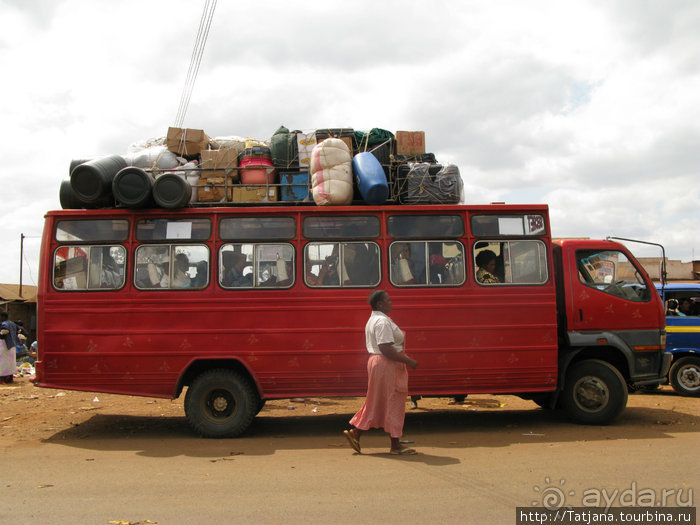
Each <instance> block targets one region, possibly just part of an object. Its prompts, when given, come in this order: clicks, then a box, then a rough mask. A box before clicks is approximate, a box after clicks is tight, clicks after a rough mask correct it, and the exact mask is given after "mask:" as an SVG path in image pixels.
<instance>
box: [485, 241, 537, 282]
mask: <svg viewBox="0 0 700 525" xmlns="http://www.w3.org/2000/svg"><path fill="white" fill-rule="evenodd" d="M474 271H475V278H476V282H477V283H479V284H483V285H487V286H490V285H498V284H544V283H546V282H547V279H548V278H549V277H548V273H547V253H546V247H545V244H544V243H543V242H542V241H540V240H529V239H528V240H505V241H479V242H477V243H476V244H475V245H474Z"/></svg>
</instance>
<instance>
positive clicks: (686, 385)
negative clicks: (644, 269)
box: [655, 283, 700, 397]
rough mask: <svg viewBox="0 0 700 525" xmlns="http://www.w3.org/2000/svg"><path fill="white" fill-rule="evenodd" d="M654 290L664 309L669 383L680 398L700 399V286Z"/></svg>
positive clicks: (679, 285)
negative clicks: (669, 356) (669, 361)
mask: <svg viewBox="0 0 700 525" xmlns="http://www.w3.org/2000/svg"><path fill="white" fill-rule="evenodd" d="M655 286H656V289H657V291H658V292H659V294H660V295H661V299H662V300H663V302H664V305H665V306H666V332H667V336H666V350H667V351H668V352H669V353H670V354H671V356H672V361H671V369H670V372H669V376H668V382H669V383H670V384H671V386H672V387H673V390H675V391H676V392H677V393H678V394H680V395H683V396H693V397H697V396H700V283H666V284H664V285H663V287H662V286H661V284H660V283H656V284H655Z"/></svg>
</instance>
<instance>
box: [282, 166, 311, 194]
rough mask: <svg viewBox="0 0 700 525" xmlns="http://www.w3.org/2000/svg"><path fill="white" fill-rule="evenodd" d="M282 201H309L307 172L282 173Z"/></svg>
mask: <svg viewBox="0 0 700 525" xmlns="http://www.w3.org/2000/svg"><path fill="white" fill-rule="evenodd" d="M280 200H282V201H306V200H309V174H308V173H307V172H305V171H302V172H301V173H296V172H293V173H280Z"/></svg>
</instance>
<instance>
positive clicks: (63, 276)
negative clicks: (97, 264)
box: [54, 256, 87, 290]
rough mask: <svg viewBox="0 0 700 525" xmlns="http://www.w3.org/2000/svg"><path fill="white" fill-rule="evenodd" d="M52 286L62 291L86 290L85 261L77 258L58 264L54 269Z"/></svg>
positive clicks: (82, 258) (83, 258)
mask: <svg viewBox="0 0 700 525" xmlns="http://www.w3.org/2000/svg"><path fill="white" fill-rule="evenodd" d="M54 285H55V286H56V287H57V288H62V289H63V290H84V289H86V288H87V259H86V258H85V257H80V256H78V257H72V258H70V259H67V260H65V261H61V262H59V263H58V264H57V265H56V268H55V269H54Z"/></svg>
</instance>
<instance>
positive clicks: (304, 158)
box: [297, 131, 316, 170]
mask: <svg viewBox="0 0 700 525" xmlns="http://www.w3.org/2000/svg"><path fill="white" fill-rule="evenodd" d="M315 145H316V132H315V131H312V132H311V133H297V148H298V150H299V166H300V167H301V169H304V168H306V169H307V170H308V169H309V166H311V152H312V151H313V149H314V146H315Z"/></svg>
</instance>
